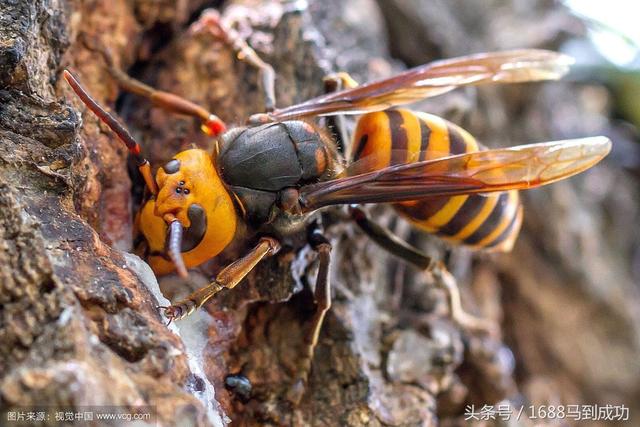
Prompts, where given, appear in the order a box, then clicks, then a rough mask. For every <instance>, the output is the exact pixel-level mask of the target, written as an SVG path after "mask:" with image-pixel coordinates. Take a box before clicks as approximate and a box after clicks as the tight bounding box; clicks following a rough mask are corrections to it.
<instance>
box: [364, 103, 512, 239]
mask: <svg viewBox="0 0 640 427" xmlns="http://www.w3.org/2000/svg"><path fill="white" fill-rule="evenodd" d="M481 149H483V147H481V146H480V145H479V144H478V142H477V141H476V140H475V138H473V136H471V135H470V134H469V133H468V132H467V131H465V130H464V129H462V128H460V127H459V126H457V125H455V124H453V123H451V122H448V121H447V120H444V119H442V118H440V117H437V116H434V115H431V114H427V113H422V112H416V111H410V110H405V109H393V110H386V111H380V112H375V113H368V114H365V115H363V116H362V117H361V118H360V120H359V121H358V124H357V127H356V132H355V135H354V147H353V156H352V157H353V159H352V161H353V162H358V161H360V164H361V165H363V166H360V168H361V169H360V170H359V171H358V172H359V173H361V172H367V171H371V170H375V169H381V168H384V167H387V166H390V165H393V164H400V163H411V162H417V161H423V160H433V159H438V158H441V157H446V156H450V155H454V154H463V153H469V152H473V151H478V150H481ZM393 206H394V207H395V209H396V210H397V211H398V212H399V213H400V214H402V215H403V216H404V217H406V218H407V219H408V220H409V221H410V222H411V223H412V224H414V225H415V226H417V227H418V228H420V229H422V230H426V231H428V232H430V233H434V234H437V235H438V236H440V237H442V238H444V239H446V240H449V241H451V242H454V243H458V244H464V245H469V246H472V247H475V248H482V249H492V250H497V251H509V250H510V249H511V248H512V246H513V243H514V241H515V239H516V237H517V236H518V232H519V231H520V225H521V224H522V206H521V205H520V200H519V196H518V192H517V191H515V190H514V191H507V192H501V193H490V194H486V195H485V194H483V195H468V196H453V197H434V198H429V199H422V200H416V201H411V202H403V203H395V204H394V205H393Z"/></svg>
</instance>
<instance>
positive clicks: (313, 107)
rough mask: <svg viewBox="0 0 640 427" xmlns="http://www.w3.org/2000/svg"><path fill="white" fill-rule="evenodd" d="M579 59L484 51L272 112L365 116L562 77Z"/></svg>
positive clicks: (536, 51) (284, 117) (292, 115)
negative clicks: (480, 88) (465, 92)
mask: <svg viewBox="0 0 640 427" xmlns="http://www.w3.org/2000/svg"><path fill="white" fill-rule="evenodd" d="M572 63H573V59H572V58H570V57H568V56H566V55H563V54H560V53H557V52H552V51H548V50H540V49H523V50H510V51H504V52H492V53H480V54H475V55H469V56H463V57H459V58H453V59H447V60H441V61H435V62H431V63H428V64H425V65H421V66H418V67H416V68H412V69H410V70H407V71H405V72H403V73H400V74H398V75H395V76H393V77H390V78H388V79H384V80H379V81H376V82H372V83H367V84H364V85H361V86H358V87H355V88H353V89H346V90H342V91H339V92H333V93H330V94H327V95H323V96H319V97H317V98H313V99H310V100H308V101H306V102H303V103H301V104H297V105H293V106H291V107H287V108H282V109H278V110H275V111H273V112H272V113H269V115H270V116H271V117H272V118H273V119H274V120H289V119H292V118H295V117H305V116H316V115H332V114H361V113H365V112H370V111H379V110H385V109H387V108H390V107H393V106H397V105H402V104H408V103H411V102H414V101H418V100H420V99H424V98H428V97H431V96H436V95H440V94H442V93H445V92H448V91H450V90H452V89H454V88H456V87H458V86H465V85H479V84H483V83H492V82H497V83H519V82H528V81H539V80H556V79H559V78H560V77H562V76H563V75H564V74H566V73H567V71H568V70H569V65H571V64H572Z"/></svg>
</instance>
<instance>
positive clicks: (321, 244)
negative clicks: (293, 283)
mask: <svg viewBox="0 0 640 427" xmlns="http://www.w3.org/2000/svg"><path fill="white" fill-rule="evenodd" d="M309 234H310V235H309V243H310V244H311V246H312V247H313V249H314V250H315V251H316V252H317V254H318V260H319V263H320V264H319V266H318V275H317V279H316V290H315V293H314V296H315V301H316V312H315V313H314V315H313V319H312V320H311V325H310V329H309V331H308V334H307V336H306V339H305V343H304V344H305V351H304V353H303V354H302V357H301V360H300V365H299V368H298V372H297V377H296V380H295V381H294V383H293V387H292V388H291V390H290V392H289V395H288V396H287V398H288V399H289V401H291V402H292V403H293V404H294V405H297V404H298V403H299V402H300V400H301V399H302V396H303V394H304V390H305V388H306V386H307V381H308V380H309V373H310V372H311V363H312V362H313V355H314V353H315V349H316V346H317V345H318V338H319V337H320V330H321V329H322V324H323V322H324V317H325V315H326V314H327V311H328V310H329V308H330V307H331V282H330V279H329V264H330V261H331V244H330V243H329V241H328V240H327V239H326V238H325V237H324V236H323V235H322V234H321V233H320V231H319V230H317V229H314V230H313V231H311V232H310V233H309Z"/></svg>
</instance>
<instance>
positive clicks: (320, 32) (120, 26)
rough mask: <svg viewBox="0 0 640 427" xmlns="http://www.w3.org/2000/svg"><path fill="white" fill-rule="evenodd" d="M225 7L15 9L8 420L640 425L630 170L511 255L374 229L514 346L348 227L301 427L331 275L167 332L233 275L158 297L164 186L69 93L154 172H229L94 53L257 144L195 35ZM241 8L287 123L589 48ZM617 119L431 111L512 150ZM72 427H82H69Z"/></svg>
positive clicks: (499, 6)
mask: <svg viewBox="0 0 640 427" xmlns="http://www.w3.org/2000/svg"><path fill="white" fill-rule="evenodd" d="M209 3H210V2H207V1H204V0H179V1H176V2H171V1H163V2H149V1H145V0H133V1H125V0H113V1H109V2H103V1H79V0H77V1H65V0H53V1H44V0H37V1H32V2H27V1H8V0H0V99H1V104H0V141H1V144H0V159H1V161H0V188H1V189H2V191H0V206H1V207H2V209H0V338H1V339H0V405H1V408H2V409H3V411H9V412H11V411H17V410H19V409H20V408H25V407H33V406H37V405H40V406H54V407H58V408H66V410H68V411H75V412H78V411H82V410H83V408H85V409H84V410H86V408H88V407H103V406H121V407H123V408H126V409H124V410H126V411H130V410H132V409H131V408H135V407H139V406H147V407H149V408H148V409H149V411H151V412H153V413H154V414H155V417H157V419H158V420H159V421H160V422H161V423H162V424H163V425H187V424H189V423H190V424H192V425H199V426H200V425H202V426H208V425H222V424H223V423H224V422H228V421H232V422H233V424H236V425H255V424H270V425H280V424H283V425H354V426H356V425H358V426H359V425H434V424H435V423H436V422H438V420H439V421H440V422H441V423H442V425H463V424H464V413H465V406H466V405H471V404H473V405H475V406H476V407H477V408H479V407H480V406H482V405H483V404H488V405H496V404H497V403H498V402H503V403H504V402H511V403H512V404H513V405H515V406H516V407H517V405H522V404H526V405H529V404H532V405H542V404H595V403H598V404H614V405H615V404H618V405H620V404H626V405H627V406H629V407H630V412H631V414H634V412H635V413H636V414H637V413H638V411H640V407H639V406H638V403H637V402H640V387H639V386H638V384H640V382H639V381H638V379H639V378H640V365H639V364H638V362H637V360H638V354H639V347H640V319H639V318H638V310H637V307H638V302H639V301H638V289H637V286H635V285H634V283H635V284H637V282H638V277H637V273H638V272H637V271H636V272H635V274H636V276H634V275H633V274H634V272H633V270H632V268H630V266H631V265H632V259H633V257H634V256H635V257H637V253H638V241H640V240H639V239H638V230H637V227H636V226H635V225H636V224H637V223H638V219H639V217H640V210H639V209H638V206H640V204H639V203H638V200H639V194H638V190H637V188H638V187H637V185H636V184H637V183H636V182H635V180H634V179H629V177H628V176H625V174H624V172H621V171H620V168H619V166H618V163H617V162H616V157H615V155H616V153H615V152H614V155H613V156H612V157H613V158H612V159H611V160H610V161H608V162H605V163H603V164H602V165H600V166H598V167H597V168H595V169H593V170H592V171H590V172H588V173H586V174H584V175H582V176H580V177H577V178H575V179H572V180H571V181H570V182H562V183H558V184H556V185H554V186H552V187H550V188H549V189H545V190H536V191H531V192H529V193H527V195H526V196H525V226H524V231H523V233H522V236H521V238H520V240H519V242H518V243H517V244H516V248H515V250H514V252H513V253H512V254H509V255H499V256H487V255H479V256H475V255H473V254H472V253H471V252H470V251H468V250H466V249H461V248H449V247H446V246H445V245H444V244H442V243H441V242H439V241H438V240H437V239H436V238H433V237H428V236H424V235H421V234H418V233H416V232H412V231H411V230H410V229H409V228H408V226H407V224H405V223H404V222H402V221H401V220H397V219H396V218H395V217H394V216H393V215H392V213H391V212H390V210H389V209H386V208H384V207H377V208H376V209H375V213H376V215H377V218H380V221H382V222H384V223H388V224H389V225H391V226H392V227H394V228H395V229H396V230H397V231H398V232H399V233H400V234H402V235H403V236H405V237H407V238H409V239H410V240H411V241H412V242H414V243H415V244H417V245H419V246H420V247H422V248H424V249H425V250H426V251H427V252H428V253H430V254H432V255H434V256H435V257H437V258H440V259H446V260H447V265H448V267H449V269H450V270H451V271H452V273H454V275H455V276H456V277H457V278H458V284H459V285H460V286H461V287H462V291H463V304H464V305H465V306H466V307H468V308H469V309H471V310H472V311H474V312H475V313H476V314H478V315H481V316H483V317H486V318H488V319H491V320H493V321H495V322H498V323H499V324H500V325H501V330H500V331H499V333H498V334H497V335H496V334H493V335H492V334H484V333H478V332H470V331H467V330H463V329H460V328H459V327H458V326H456V325H455V324H454V323H453V322H452V321H451V319H450V318H449V316H448V310H447V307H446V303H445V298H444V294H443V293H442V292H441V291H439V290H437V289H434V286H433V283H432V282H431V279H430V278H429V277H428V276H426V275H424V274H423V273H421V272H418V271H415V270H414V269H412V268H410V267H405V266H404V265H403V264H399V263H398V262H397V261H396V260H395V259H393V258H390V257H389V256H388V255H386V254H385V253H384V252H383V251H382V250H381V249H379V248H377V247H375V246H373V245H372V244H371V243H370V242H369V241H368V240H367V239H366V238H365V237H364V236H362V235H361V233H359V232H358V231H357V230H356V229H354V227H353V226H352V225H351V224H346V223H341V222H336V223H334V224H332V225H331V226H330V227H329V232H330V233H329V234H330V236H331V238H332V244H333V247H334V252H333V255H334V258H333V262H332V282H333V287H334V292H333V294H334V299H333V306H332V308H331V311H330V312H329V314H328V316H327V319H326V321H325V325H324V327H323V330H322V333H321V337H320V342H319V345H318V348H317V349H316V355H315V359H314V362H313V370H312V374H311V377H310V382H309V385H308V387H307V390H306V393H305V395H304V397H303V400H302V402H301V404H300V405H299V406H298V407H297V408H293V407H292V406H291V404H290V403H288V401H287V399H286V398H285V397H286V394H287V392H288V391H289V389H290V387H291V383H292V380H293V378H294V375H295V373H296V367H297V361H298V360H299V358H300V357H301V355H302V353H303V341H304V339H303V337H304V333H305V331H306V330H307V329H306V328H307V327H308V324H309V320H310V319H311V316H312V315H313V309H314V305H313V298H312V293H311V291H310V288H312V287H313V285H314V277H315V270H316V268H317V265H316V263H315V262H314V257H313V254H312V253H311V252H310V251H308V250H302V251H301V252H299V253H295V254H291V253H289V254H283V255H281V256H277V257H274V258H272V259H269V260H268V261H267V262H265V263H264V264H263V265H261V266H259V268H258V270H257V271H256V272H255V274H252V275H251V276H250V277H249V278H248V279H247V280H245V281H244V282H243V284H241V285H240V286H238V287H237V288H236V289H234V290H233V291H229V292H223V293H221V294H220V295H219V297H217V298H216V299H215V300H214V301H212V302H211V303H209V304H207V306H206V309H205V310H200V311H199V312H198V313H196V314H194V315H193V316H191V317H190V318H187V319H185V320H183V321H179V322H178V323H177V327H176V326H174V325H172V326H171V327H170V328H167V327H165V325H164V323H163V319H162V318H161V316H160V314H159V312H158V310H157V309H156V306H157V305H165V303H166V301H165V300H164V296H166V297H167V298H169V299H170V300H173V301H175V300H177V299H179V298H180V297H181V296H184V295H186V294H188V293H189V292H190V291H191V290H192V289H194V288H196V287H198V286H200V285H202V284H204V283H206V281H207V280H208V279H209V278H210V277H211V275H213V273H214V272H215V271H216V270H217V269H218V268H219V266H220V265H221V264H222V262H223V261H228V259H224V260H223V259H219V260H216V262H213V263H211V265H208V266H205V267H204V268H202V269H200V270H199V272H193V273H192V276H191V281H190V282H189V283H184V282H181V281H179V280H177V279H176V278H172V277H168V278H163V279H161V280H160V285H159V287H158V284H157V282H156V279H155V278H154V277H153V274H152V273H151V272H150V269H149V267H148V266H147V265H146V264H144V263H142V262H141V261H140V260H139V259H138V258H137V257H135V256H134V255H131V254H129V253H128V252H129V251H131V250H132V246H133V242H132V237H131V236H132V229H133V220H132V218H133V213H134V212H135V209H136V208H137V205H138V204H139V203H140V197H141V194H140V193H141V190H142V182H141V179H140V177H139V176H138V175H137V173H131V177H132V178H130V175H129V173H128V170H127V159H126V157H127V156H126V150H124V149H123V148H122V147H121V146H120V145H119V144H118V143H117V142H116V140H115V137H114V136H113V135H112V134H111V133H110V132H109V131H107V130H106V128H105V127H104V126H103V125H101V124H99V123H98V121H97V119H96V118H95V116H93V115H92V114H90V113H88V112H87V111H86V108H85V107H84V106H82V104H81V103H80V102H79V101H78V100H77V99H76V98H75V96H74V95H73V93H72V92H71V90H70V89H69V87H68V86H67V85H66V83H65V82H64V80H63V79H61V78H60V77H61V71H62V69H63V68H66V67H69V68H71V69H73V70H74V71H75V72H76V73H77V74H78V75H79V76H81V79H82V81H83V83H84V85H85V86H86V87H87V88H88V90H89V91H90V92H91V94H92V95H93V96H94V97H95V98H96V99H97V100H98V101H99V102H101V103H102V104H103V105H110V106H111V107H112V109H114V110H115V111H117V113H118V114H119V116H120V117H121V118H122V119H123V120H124V121H125V122H126V123H127V126H128V127H129V129H130V130H131V131H132V133H133V134H134V135H135V136H136V137H137V138H138V139H139V140H140V141H141V142H142V144H143V146H144V151H145V153H146V155H147V157H148V158H149V160H150V161H151V163H152V165H160V164H163V163H164V162H166V161H167V160H168V159H170V158H171V157H172V156H173V154H175V153H176V152H178V151H180V150H181V149H185V148H188V147H191V146H192V144H195V145H196V146H198V147H202V148H206V149H211V148H212V145H213V144H212V143H213V141H212V140H211V139H210V138H208V137H207V136H206V135H204V134H202V133H201V132H200V130H199V127H198V124H197V123H195V122H194V121H193V120H192V119H190V118H185V117H181V116H176V115H171V114H169V113H166V112H165V111H162V110H159V109H157V108H155V107H152V106H150V105H149V104H148V103H147V102H146V101H145V100H141V99H140V98H136V97H134V96H131V95H127V94H122V93H120V92H119V90H118V88H117V86H116V84H115V82H114V81H113V79H111V77H110V76H109V73H108V71H107V67H106V64H105V62H104V60H103V58H102V56H101V55H100V54H99V53H97V52H96V51H95V46H98V45H102V46H107V47H108V48H109V49H110V50H111V51H112V53H113V55H114V57H115V59H116V61H117V62H118V64H119V65H120V66H121V67H122V68H123V69H125V70H128V72H129V73H130V74H132V75H133V76H134V77H136V78H139V79H141V80H143V81H145V82H146V83H148V84H150V85H153V86H155V87H158V88H161V89H164V90H168V91H171V92H174V93H177V94H180V95H183V96H185V97H186V98H188V99H191V100H193V101H195V102H197V103H201V104H203V105H205V106H208V107H209V108H210V110H211V111H214V112H215V113H216V114H218V115H219V116H220V117H221V118H222V119H223V120H225V121H226V122H227V123H231V124H235V125H240V124H242V123H243V122H244V120H245V119H246V118H247V117H248V116H249V115H250V114H251V113H255V112H260V111H262V105H263V100H262V98H261V95H260V92H259V90H258V87H259V86H258V76H257V73H256V72H255V70H254V69H252V68H251V67H250V66H248V65H246V64H244V63H242V62H239V61H237V60H236V59H235V58H234V55H233V53H232V51H231V50H230V49H229V48H228V47H227V46H226V45H224V44H223V43H221V42H220V41H218V40H215V39H214V38H213V37H211V36H208V35H193V34H191V33H189V32H188V31H187V29H188V27H189V24H190V23H192V22H193V21H194V20H195V19H197V17H198V16H199V14H200V12H201V11H202V10H203V9H204V8H205V7H209V6H212V5H211V4H209ZM217 3H219V2H216V4H215V5H214V6H221V7H222V8H223V10H224V13H225V15H226V16H230V17H236V18H237V21H238V28H239V30H240V32H241V34H243V35H245V36H246V37H247V38H248V41H249V42H250V44H251V45H252V46H254V47H255V48H256V50H257V51H258V53H259V54H260V55H261V56H262V57H263V58H264V59H265V60H266V61H267V62H269V63H271V64H272V65H273V67H274V69H275V70H276V73H277V82H276V85H277V88H276V89H277V101H278V105H279V106H285V105H289V104H292V103H294V102H300V101H302V100H304V99H307V98H309V97H312V96H315V95H318V94H320V93H321V91H322V77H323V76H324V75H326V74H328V73H329V72H332V71H336V70H346V71H349V72H350V73H351V74H352V75H353V76H354V77H355V78H356V79H357V80H359V81H366V80H370V79H373V78H377V77H381V76H386V75H388V74H389V73H391V72H392V71H394V70H398V69H400V68H401V67H402V65H401V63H400V62H399V61H400V60H401V61H403V62H404V63H406V64H408V65H416V64H419V63H423V62H427V61H429V60H432V59H437V58H440V57H452V56H456V55H462V54H467V53H471V52H479V51H490V50H497V49H507V48H513V47H543V48H552V49H555V48H558V47H559V46H560V44H561V42H563V41H564V40H566V39H567V38H569V37H580V35H581V34H580V33H581V32H582V31H583V26H582V24H581V22H580V21H578V20H577V19H575V18H573V17H571V16H570V15H569V14H568V12H567V11H566V10H565V9H564V8H563V7H562V6H560V5H558V4H555V3H553V2H549V1H543V0H539V1H531V2H528V3H527V4H526V5H524V4H519V7H517V8H516V7H515V6H514V5H511V4H510V3H508V2H506V3H505V2H502V1H497V0H495V1H494V0H491V1H489V2H463V1H460V0H455V1H444V0H408V1H401V0H380V1H379V2H377V3H376V2H375V1H374V0H355V1H349V2H343V1H340V0H325V1H322V2H319V1H318V2H309V3H310V4H309V5H308V7H305V2H285V3H284V4H280V3H279V2H275V1H273V2H272V1H256V0H236V1H229V2H225V3H224V4H223V5H219V4H217ZM609 97H610V95H609V94H608V93H607V92H606V90H605V89H603V87H602V86H600V85H598V84H595V83H591V84H577V83H568V82H560V83H545V84H535V85H534V84H532V85H528V86H523V85H518V87H500V88H498V87H487V88H482V89H468V90H461V91H457V92H455V93H452V94H450V95H446V96H442V97H438V98H435V99H434V100H431V101H429V102H425V103H423V104H420V105H419V107H416V109H418V108H419V109H424V110H426V111H429V112H434V113H436V114H441V115H444V116H446V117H448V118H451V119H452V120H454V121H456V122H457V123H459V124H461V125H463V126H464V127H465V128H467V129H468V130H469V131H471V133H473V134H474V135H476V136H477V137H478V138H479V139H480V140H481V141H483V142H485V143H486V144H487V145H489V146H501V145H516V144H519V143H528V142H535V141H542V140H550V139H560V138H565V137H576V136H584V135H594V134H598V133H601V132H613V131H614V130H615V127H613V125H611V124H610V122H609V121H608V117H609V115H610V111H609V110H608V108H609V107H607V102H606V101H607V100H608V99H609ZM78 112H81V113H82V119H81V118H80V115H79V114H78ZM616 142H617V141H616ZM623 143H624V141H623ZM625 147H630V148H629V149H630V150H636V148H634V146H632V145H628V146H625ZM129 169H130V170H132V171H133V170H134V169H133V168H129ZM337 216H338V214H336V217H337ZM629 230H633V231H629ZM636 262H637V261H636ZM634 280H635V282H634ZM159 289H161V290H162V294H164V296H163V295H162V294H161V293H160V291H159ZM229 374H242V375H244V376H246V377H247V378H248V379H249V381H250V382H251V384H252V392H251V396H250V398H249V399H243V398H241V396H239V395H238V394H237V393H234V392H233V391H231V390H226V389H225V385H224V384H225V378H226V376H227V375H229ZM634 402H635V403H634ZM3 416H4V415H3ZM5 419H6V418H5ZM2 422H4V421H2ZM494 424H496V425H498V424H499V421H494ZM48 425H58V424H56V423H55V422H54V417H53V413H52V414H51V420H50V422H49V423H48Z"/></svg>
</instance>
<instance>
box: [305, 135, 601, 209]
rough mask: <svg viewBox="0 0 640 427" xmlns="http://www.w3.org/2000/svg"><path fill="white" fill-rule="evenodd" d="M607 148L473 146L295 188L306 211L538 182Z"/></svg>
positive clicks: (583, 144)
mask: <svg viewBox="0 0 640 427" xmlns="http://www.w3.org/2000/svg"><path fill="white" fill-rule="evenodd" d="M610 150H611V141H609V139H608V138H605V137H593V138H582V139H570V140H562V141H553V142H544V143H538V144H531V145H520V146H517V147H512V148H502V149H494V150H486V151H476V152H473V153H465V154H460V155H455V156H449V157H445V158H441V159H436V160H426V161H422V162H416V163H406V164H400V165H395V166H389V167H387V168H383V169H379V170H376V171H372V172H368V173H364V174H359V175H354V176H347V177H345V178H339V179H335V180H332V181H327V182H322V183H318V184H313V185H308V186H305V187H302V188H301V191H300V194H301V200H302V203H303V205H304V207H305V209H306V210H308V211H311V210H314V209H318V208H320V207H323V206H328V205H336V204H350V203H392V202H403V201H408V200H417V199H424V198H429V197H437V196H454V195H462V194H472V193H487V192H493V191H505V190H513V189H515V190H520V189H527V188H533V187H538V186H541V185H545V184H550V183H552V182H555V181H558V180H560V179H564V178H567V177H570V176H572V175H575V174H577V173H580V172H582V171H584V170H586V169H588V168H590V167H591V166H593V165H595V164H596V163H598V162H599V161H600V160H602V158H604V157H605V156H606V155H607V154H608V153H609V151H610Z"/></svg>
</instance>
